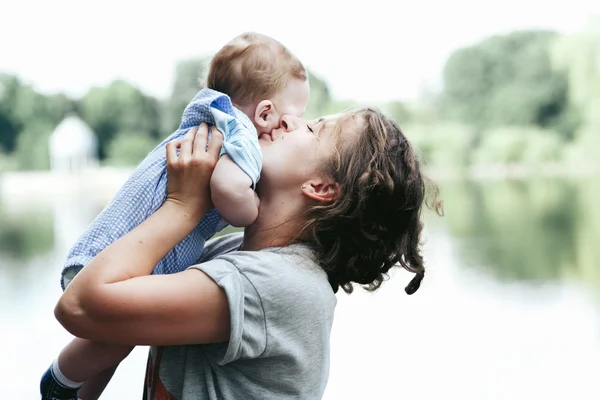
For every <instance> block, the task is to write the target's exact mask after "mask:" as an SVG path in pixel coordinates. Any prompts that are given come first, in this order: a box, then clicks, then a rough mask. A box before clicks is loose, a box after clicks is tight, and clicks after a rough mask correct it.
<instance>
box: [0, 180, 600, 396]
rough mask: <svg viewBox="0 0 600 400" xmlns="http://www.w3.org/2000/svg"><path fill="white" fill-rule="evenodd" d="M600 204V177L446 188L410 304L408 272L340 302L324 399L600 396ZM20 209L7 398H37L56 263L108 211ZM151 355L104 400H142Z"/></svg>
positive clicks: (60, 333) (6, 208)
mask: <svg viewBox="0 0 600 400" xmlns="http://www.w3.org/2000/svg"><path fill="white" fill-rule="evenodd" d="M599 195H600V179H598V180H581V181H568V180H538V181H531V182H486V183H479V182H467V181H465V182H453V183H445V184H443V185H442V196H443V199H444V201H445V207H446V216H445V217H444V218H436V217H432V216H431V217H428V225H427V226H428V230H427V235H426V239H427V247H426V258H427V260H428V262H429V265H430V267H431V268H430V269H429V273H428V275H427V278H426V279H425V282H424V284H423V286H422V288H421V289H420V291H419V292H418V293H417V294H416V295H415V296H406V295H404V293H403V287H404V285H405V284H406V283H407V281H408V280H409V279H410V276H409V274H405V273H403V272H399V273H398V274H397V275H398V276H397V277H395V278H394V279H392V280H391V281H389V282H386V283H385V284H384V285H383V287H382V289H381V290H380V291H379V292H378V293H376V294H374V295H371V294H366V293H363V292H361V291H360V290H359V291H357V292H356V293H355V294H353V295H352V296H350V297H348V296H346V295H343V294H340V295H339V296H338V298H339V303H338V307H337V310H336V318H335V322H334V328H333V332H332V360H331V375H330V383H329V386H328V388H327V392H326V394H325V399H326V400H334V399H339V398H346V399H365V398H373V399H399V398H411V399H413V400H418V399H423V400H425V399H439V398H453V399H454V398H461V399H468V400H485V399H510V400H520V399H523V400H525V399H527V400H530V399H538V398H544V399H545V400H554V399H556V400H558V399H560V400H563V399H564V398H569V399H578V400H579V399H590V400H591V399H598V398H600V387H598V385H596V384H594V382H595V374H596V373H597V371H599V370H600V313H599V311H600V268H598V266H597V265H596V260H598V259H600V248H599V246H598V245H597V244H598V243H600V211H599V210H598V209H597V208H596V207H594V206H595V203H594V199H597V198H599ZM105 197H106V196H105ZM21 203H22V202H21V200H20V199H13V201H12V202H11V203H10V204H3V205H0V319H1V320H2V322H3V327H4V326H8V327H10V329H2V330H0V340H2V341H3V342H4V343H9V344H10V345H9V346H6V348H5V349H4V350H3V352H2V360H3V361H4V362H3V363H0V376H3V377H8V378H7V379H2V380H0V398H2V399H4V398H25V399H30V398H31V399H35V398H37V382H38V379H39V375H40V374H41V372H42V371H43V370H44V369H45V368H46V367H47V365H48V363H49V362H50V361H51V360H52V358H53V357H55V356H56V354H57V352H58V351H59V350H60V348H61V347H62V346H63V345H64V344H65V343H66V342H67V341H68V340H69V335H68V334H67V333H66V332H64V330H63V329H62V328H61V327H60V326H59V325H58V323H57V322H56V321H55V320H54V318H53V314H52V309H53V307H54V304H55V302H56V299H57V298H58V296H59V295H60V287H59V279H58V277H59V272H60V266H61V264H62V262H63V260H64V257H65V255H66V252H67V251H68V248H69V246H70V245H71V243H72V242H73V241H74V240H75V239H76V237H77V236H78V235H79V234H80V233H81V232H82V231H83V230H84V229H85V227H86V226H87V224H88V223H89V222H90V221H91V220H92V219H93V218H94V216H95V215H96V214H97V213H98V212H99V211H100V210H101V208H102V204H100V203H98V202H97V201H92V200H91V199H90V198H89V197H88V196H87V194H86V193H77V192H74V193H70V194H69V195H65V196H64V197H61V198H60V199H50V200H49V201H43V199H42V200H41V201H39V202H37V204H38V205H36V206H27V207H25V206H22V204H21ZM145 356H146V353H145V349H144V348H138V349H136V350H135V351H134V353H133V355H132V356H131V357H129V358H128V359H127V360H126V361H125V362H124V364H123V365H122V367H121V369H120V371H119V372H118V373H117V375H116V377H115V378H114V380H113V382H111V385H110V386H109V388H108V389H107V392H106V394H105V396H104V397H103V398H105V399H111V398H128V399H129V398H141V385H142V381H143V372H144V365H145V363H144V361H145ZM356 382H365V383H364V384H358V385H357V384H355V383H356Z"/></svg>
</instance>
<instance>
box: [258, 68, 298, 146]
mask: <svg viewBox="0 0 600 400" xmlns="http://www.w3.org/2000/svg"><path fill="white" fill-rule="evenodd" d="M309 94H310V87H309V85H308V79H307V80H305V81H302V80H300V79H294V80H293V81H291V82H290V83H288V85H287V86H286V87H285V88H284V89H283V90H282V91H281V93H279V94H278V95H277V97H276V98H275V99H273V113H272V115H271V121H272V123H269V124H268V126H266V127H265V128H263V129H261V130H260V131H259V135H260V134H261V133H271V131H272V130H273V129H279V127H280V126H281V117H282V116H284V115H291V116H294V117H302V116H303V115H304V113H305V112H306V103H308V95H309ZM261 131H262V132H261Z"/></svg>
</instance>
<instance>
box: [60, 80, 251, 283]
mask: <svg viewBox="0 0 600 400" xmlns="http://www.w3.org/2000/svg"><path fill="white" fill-rule="evenodd" d="M201 122H206V123H207V124H209V125H216V126H217V128H218V129H219V130H220V131H221V132H222V133H223V136H224V138H223V147H222V149H221V155H222V154H228V155H229V156H230V157H231V159H232V160H233V161H234V162H235V163H236V164H237V165H238V166H239V167H240V168H241V169H242V170H243V171H244V172H245V173H246V174H248V176H249V177H250V179H251V180H252V185H253V187H255V186H256V182H257V181H258V179H259V177H260V172H261V168H262V153H261V151H260V147H259V144H258V135H257V132H256V128H254V125H253V124H252V122H251V121H250V119H249V118H248V117H247V116H246V115H245V114H244V113H243V112H241V111H240V110H238V109H237V108H235V107H233V105H232V103H231V100H230V99H229V97H228V96H227V95H225V94H223V93H219V92H217V91H214V90H211V89H202V90H201V91H200V92H198V94H197V95H196V96H195V97H194V99H193V100H192V102H191V103H190V104H188V106H187V107H186V109H185V111H184V112H183V117H182V122H181V125H180V126H179V129H177V130H176V131H175V132H174V133H173V134H171V135H170V136H169V137H167V138H166V139H165V140H163V142H162V143H160V144H159V145H158V146H157V147H156V148H155V149H154V150H153V151H151V152H150V154H148V156H147V157H146V158H145V159H144V160H143V161H142V162H141V163H140V165H139V166H138V167H137V168H136V169H135V170H134V172H133V173H132V174H131V176H130V177H129V178H128V179H127V181H126V182H125V184H124V185H123V186H122V187H121V188H120V189H119V191H118V192H117V194H116V195H115V197H114V198H113V199H112V200H111V201H110V203H109V204H108V205H107V206H106V207H105V208H104V210H103V211H102V212H101V213H100V214H99V215H98V216H97V217H96V219H95V220H94V221H93V222H92V223H91V224H90V226H89V227H88V228H87V230H86V231H85V232H84V233H83V234H82V235H81V237H79V239H78V240H77V242H76V243H75V245H74V246H73V247H72V248H71V250H70V251H69V254H68V256H67V261H66V263H65V265H64V268H63V271H62V275H61V286H62V288H63V290H64V289H65V288H66V286H67V285H68V283H69V282H70V281H71V280H72V279H73V277H74V276H75V275H76V274H77V272H79V271H80V270H81V268H83V267H84V266H85V265H86V264H88V263H89V262H90V261H91V260H92V259H93V258H94V257H95V256H96V255H97V254H98V253H100V252H101V251H102V250H103V249H105V248H106V247H108V246H109V245H110V244H111V243H113V242H114V241H116V240H117V239H119V238H120V237H122V236H123V235H125V234H126V233H128V232H130V231H131V230H132V229H133V228H135V227H136V226H138V225H139V224H140V223H141V222H142V221H144V220H145V219H146V218H148V217H149V216H150V215H151V214H152V213H154V212H155V211H156V210H157V209H158V208H159V207H160V206H161V205H162V204H163V202H164V201H165V199H166V197H167V168H166V163H167V159H166V152H165V145H166V143H167V142H169V141H171V140H174V139H179V138H182V137H183V136H184V135H185V134H186V133H187V131H188V130H189V129H190V128H192V127H195V126H198V125H200V123H201ZM226 226H227V222H226V221H224V220H223V218H221V216H220V215H219V213H218V211H217V210H216V209H214V208H213V209H212V210H210V211H209V212H208V213H207V214H206V215H205V216H204V218H203V219H202V221H201V222H200V223H199V224H198V226H197V227H196V228H195V229H194V230H193V231H192V233H190V234H189V235H188V236H187V237H186V238H185V239H184V240H183V241H181V242H180V243H179V244H177V246H175V248H173V249H172V250H171V251H169V253H167V255H166V256H165V257H164V258H163V259H162V260H161V261H160V262H159V263H158V264H157V265H156V267H155V268H154V270H153V272H152V273H153V274H170V273H175V272H179V271H182V270H184V269H185V268H187V267H189V266H190V265H193V264H194V263H196V261H197V260H198V259H199V258H200V255H201V254H202V251H203V249H204V243H205V241H206V240H207V239H209V238H210V237H212V236H213V235H214V234H215V233H217V232H219V231H220V230H222V229H223V228H225V227H226Z"/></svg>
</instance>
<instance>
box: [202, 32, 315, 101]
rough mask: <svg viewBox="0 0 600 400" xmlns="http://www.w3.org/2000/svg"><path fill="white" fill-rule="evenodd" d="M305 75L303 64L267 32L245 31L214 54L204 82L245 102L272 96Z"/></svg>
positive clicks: (234, 98)
mask: <svg viewBox="0 0 600 400" xmlns="http://www.w3.org/2000/svg"><path fill="white" fill-rule="evenodd" d="M307 78H308V77H307V72H306V69H305V68H304V65H303V64H302V62H300V60H299V59H298V58H297V57H296V56H294V55H293V54H292V53H291V52H290V51H289V50H288V49H287V47H285V46H284V45H283V44H281V43H280V42H278V41H277V40H275V39H273V38H271V37H269V36H267V35H263V34H260V33H254V32H246V33H243V34H241V35H239V36H236V37H235V38H234V39H233V40H231V41H230V42H229V43H227V44H226V45H225V46H223V48H221V49H220V50H219V51H218V52H217V53H216V54H215V55H214V57H213V58H212V59H211V61H210V63H209V65H208V71H207V75H206V81H205V86H206V87H208V88H210V89H213V90H216V91H219V92H222V93H225V94H227V95H229V97H231V100H232V101H233V102H234V103H236V104H239V105H248V104H252V103H253V102H255V101H259V100H263V99H269V98H273V97H275V96H276V95H277V93H279V92H280V91H281V90H282V89H283V88H284V87H285V86H286V85H287V84H288V83H289V82H290V81H291V80H293V79H300V80H303V81H306V79H307Z"/></svg>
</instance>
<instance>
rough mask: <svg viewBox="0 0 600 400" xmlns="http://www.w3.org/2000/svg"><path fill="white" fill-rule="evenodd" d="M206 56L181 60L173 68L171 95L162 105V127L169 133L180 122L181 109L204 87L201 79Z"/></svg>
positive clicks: (204, 68) (204, 69)
mask: <svg viewBox="0 0 600 400" xmlns="http://www.w3.org/2000/svg"><path fill="white" fill-rule="evenodd" d="M207 61H208V60H207V59H206V58H196V59H191V60H186V61H182V62H180V63H179V64H177V67H176V68H175V81H174V82H173V89H172V90H171V96H170V97H169V100H168V101H167V102H166V104H165V107H164V118H163V121H164V123H163V129H164V130H165V131H166V132H168V133H170V132H173V131H175V129H177V127H178V126H179V124H180V123H181V116H182V114H183V110H185V107H186V106H187V105H188V104H189V102H190V101H191V100H192V99H193V98H194V96H195V95H196V93H198V91H199V90H200V89H202V88H203V87H204V84H203V79H204V74H205V71H206V65H207Z"/></svg>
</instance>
